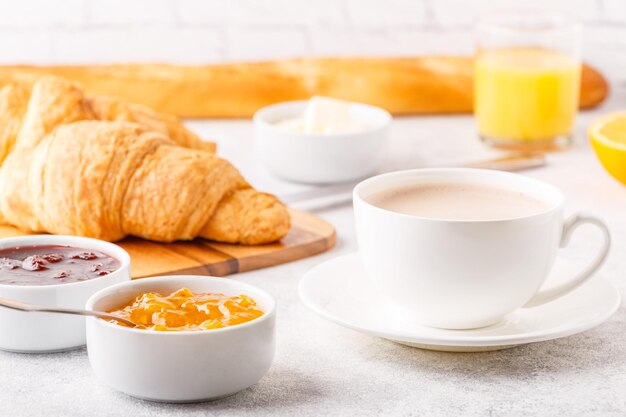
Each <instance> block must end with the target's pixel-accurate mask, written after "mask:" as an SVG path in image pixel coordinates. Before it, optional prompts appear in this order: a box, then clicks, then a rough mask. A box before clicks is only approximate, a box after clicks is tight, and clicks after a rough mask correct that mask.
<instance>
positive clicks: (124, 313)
mask: <svg viewBox="0 0 626 417" xmlns="http://www.w3.org/2000/svg"><path fill="white" fill-rule="evenodd" d="M110 313H112V314H114V315H116V316H118V317H122V318H125V319H128V320H130V321H132V322H133V323H136V324H137V327H138V328H143V329H150V330H160V331H187V330H211V329H219V328H222V327H228V326H234V325H237V324H241V323H245V322H248V321H250V320H254V319H256V318H257V317H261V316H262V315H263V311H261V310H260V309H259V308H258V307H257V305H256V303H255V301H254V300H253V299H252V298H250V297H248V296H247V295H243V294H241V295H237V296H234V297H228V296H225V295H224V294H213V293H198V294H194V293H193V292H191V290H189V289H188V288H181V289H180V290H178V291H175V292H173V293H172V294H170V295H162V294H159V293H155V292H149V293H145V294H141V295H139V296H137V298H135V300H134V301H133V302H132V303H131V304H129V305H127V306H125V307H123V308H120V309H118V310H112V311H110ZM111 322H113V323H116V324H119V325H120V326H125V327H128V326H126V325H125V324H123V323H120V322H117V321H114V320H111Z"/></svg>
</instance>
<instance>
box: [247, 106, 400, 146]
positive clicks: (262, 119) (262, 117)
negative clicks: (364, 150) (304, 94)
mask: <svg viewBox="0 0 626 417" xmlns="http://www.w3.org/2000/svg"><path fill="white" fill-rule="evenodd" d="M307 103H308V100H293V101H283V102H280V103H275V104H270V105H269V106H265V107H263V108H262V109H259V110H257V111H256V113H254V116H253V117H252V119H253V120H254V122H255V123H259V124H262V125H263V126H267V127H269V128H271V129H276V130H280V131H281V132H285V133H289V134H291V135H294V136H299V137H303V138H320V137H324V138H352V137H354V136H359V135H362V134H364V133H371V132H376V131H378V130H383V129H385V128H386V127H387V126H388V125H389V124H390V123H391V120H392V117H391V114H390V113H389V112H388V111H387V110H385V109H383V108H382V107H377V106H373V105H371V104H366V103H359V102H349V103H350V104H349V105H350V106H354V107H357V108H360V109H364V110H366V111H371V112H377V113H378V114H379V115H380V117H381V119H382V120H381V122H380V123H376V124H374V125H372V126H371V128H369V129H367V130H364V131H360V132H347V133H308V132H294V131H289V130H285V129H282V128H280V127H278V126H276V122H275V121H270V120H268V117H270V116H271V115H272V114H273V113H274V112H277V111H280V110H282V109H284V108H286V107H287V108H288V107H292V108H293V112H294V114H293V115H291V116H293V117H297V116H301V115H302V111H304V107H305V106H306V104H307ZM300 107H302V108H301V109H300ZM296 109H298V110H300V112H299V113H298V112H296Z"/></svg>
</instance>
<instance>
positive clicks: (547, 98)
mask: <svg viewBox="0 0 626 417" xmlns="http://www.w3.org/2000/svg"><path fill="white" fill-rule="evenodd" d="M476 38H477V52H476V59H475V64H474V113H475V116H476V122H477V125H478V132H479V135H480V138H481V139H482V140H483V142H485V143H487V144H489V145H491V146H494V147H498V148H505V149H512V150H528V151H531V150H555V149H560V148H563V147H566V146H567V145H569V144H570V143H571V140H572V129H573V124H574V116H575V115H576V110H577V109H578V95H579V89H580V72H581V63H580V45H581V26H580V24H579V23H578V22H577V21H576V19H575V18H573V17H571V16H569V15H568V14H566V13H561V12H556V11H546V10H517V11H509V12H499V13H494V14H491V15H487V16H485V17H483V18H482V19H479V20H478V22H477V24H476Z"/></svg>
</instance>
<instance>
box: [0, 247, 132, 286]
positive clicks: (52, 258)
mask: <svg viewBox="0 0 626 417" xmlns="http://www.w3.org/2000/svg"><path fill="white" fill-rule="evenodd" d="M120 266H121V263H120V261H119V260H117V259H115V258H114V257H112V256H111V255H107V254H106V253H103V252H98V251H94V250H91V249H83V248H76V247H72V246H18V247H15V248H9V249H0V285H1V284H10V285H54V284H66V283H70V282H80V281H87V280H89V279H94V278H98V277H102V276H104V275H108V274H110V273H111V272H113V271H116V270H118V269H119V267H120Z"/></svg>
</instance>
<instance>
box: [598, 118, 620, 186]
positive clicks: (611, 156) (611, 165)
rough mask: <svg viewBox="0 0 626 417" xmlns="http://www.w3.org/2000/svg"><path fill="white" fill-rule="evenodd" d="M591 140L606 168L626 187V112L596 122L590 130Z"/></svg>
mask: <svg viewBox="0 0 626 417" xmlns="http://www.w3.org/2000/svg"><path fill="white" fill-rule="evenodd" d="M589 140H590V141H591V145H592V146H593V149H594V150H595V152H596V155H597V156H598V159H599V160H600V162H601V163H602V165H603V166H604V168H605V169H606V170H607V171H608V172H609V174H611V175H612V176H613V177H615V178H616V179H617V180H618V181H620V182H621V183H622V184H624V185H626V111H622V112H617V113H611V114H607V115H606V116H603V117H601V118H599V119H598V120H596V121H595V122H594V123H593V124H592V125H591V127H590V128H589Z"/></svg>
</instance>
